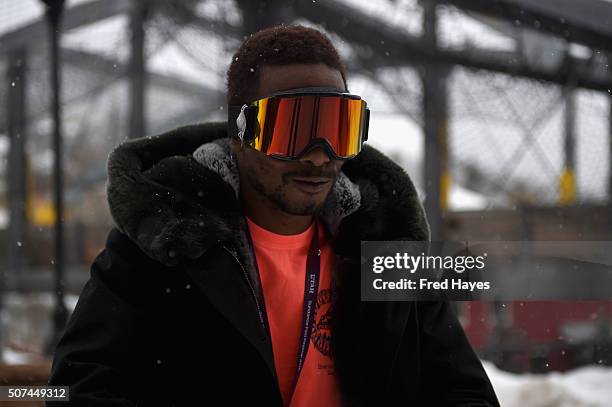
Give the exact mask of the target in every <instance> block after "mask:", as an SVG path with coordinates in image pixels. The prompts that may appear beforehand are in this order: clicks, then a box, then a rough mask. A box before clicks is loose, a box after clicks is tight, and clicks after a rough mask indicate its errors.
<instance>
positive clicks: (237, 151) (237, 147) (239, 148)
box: [229, 137, 244, 157]
mask: <svg viewBox="0 0 612 407" xmlns="http://www.w3.org/2000/svg"><path fill="white" fill-rule="evenodd" d="M229 141H230V153H231V154H232V155H233V156H234V157H236V156H238V155H241V154H242V153H243V151H244V145H243V144H242V141H241V140H240V139H239V138H238V137H230V138H229Z"/></svg>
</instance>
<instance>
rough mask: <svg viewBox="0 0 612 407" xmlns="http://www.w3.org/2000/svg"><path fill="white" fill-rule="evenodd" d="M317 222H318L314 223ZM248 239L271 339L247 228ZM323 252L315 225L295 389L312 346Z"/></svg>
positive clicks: (268, 329) (309, 251)
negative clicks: (311, 337) (310, 345)
mask: <svg viewBox="0 0 612 407" xmlns="http://www.w3.org/2000/svg"><path fill="white" fill-rule="evenodd" d="M314 222H316V221H314ZM247 237H248V239H249V244H250V246H251V251H252V253H253V259H254V260H255V268H256V270H257V279H258V280H259V287H260V290H259V299H260V304H261V306H262V308H263V315H262V317H263V320H264V324H265V328H266V330H267V332H268V336H269V337H270V338H271V334H270V325H269V322H268V314H267V311H266V304H265V300H264V295H263V286H262V284H261V276H260V273H259V266H258V265H257V257H256V255H255V246H254V245H253V240H252V238H251V233H250V231H249V228H248V226H247ZM320 256H321V250H320V248H319V229H318V225H317V224H316V223H315V225H314V233H313V234H312V240H311V242H310V248H309V249H308V257H307V258H306V280H305V282H304V305H303V309H302V325H301V332H300V340H299V342H298V354H297V368H296V373H295V379H294V382H293V387H294V388H295V386H296V384H297V380H298V378H299V376H300V372H301V371H302V367H303V366H304V361H305V360H306V354H307V353H308V347H309V346H308V345H309V344H310V336H311V333H312V325H313V322H314V318H315V315H314V313H315V305H316V303H317V294H318V292H319V275H320V269H321V263H320Z"/></svg>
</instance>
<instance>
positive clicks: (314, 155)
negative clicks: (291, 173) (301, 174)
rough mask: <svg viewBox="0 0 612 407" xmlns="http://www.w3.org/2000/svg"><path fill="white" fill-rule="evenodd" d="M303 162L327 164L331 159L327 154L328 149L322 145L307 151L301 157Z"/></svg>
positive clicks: (318, 164) (319, 164)
mask: <svg viewBox="0 0 612 407" xmlns="http://www.w3.org/2000/svg"><path fill="white" fill-rule="evenodd" d="M300 161H302V162H310V163H312V165H314V166H317V167H319V166H321V165H324V164H327V163H328V162H330V161H331V158H330V156H329V155H328V154H327V151H325V149H324V148H323V147H321V146H319V147H315V148H313V149H312V150H310V151H309V152H308V153H306V154H305V155H304V156H303V157H302V158H300Z"/></svg>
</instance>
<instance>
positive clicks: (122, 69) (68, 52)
mask: <svg viewBox="0 0 612 407" xmlns="http://www.w3.org/2000/svg"><path fill="white" fill-rule="evenodd" d="M62 58H63V60H64V63H65V64H68V65H72V66H75V67H79V68H83V69H87V70H91V71H92V72H93V73H96V74H98V75H106V76H109V77H116V78H120V77H124V76H126V75H127V73H128V69H129V65H128V64H125V63H123V62H118V61H116V60H114V59H112V58H108V57H105V56H102V55H99V54H93V53H90V52H86V51H81V50H74V49H70V48H63V49H62ZM148 76H149V78H148V79H149V81H148V82H149V84H150V85H152V86H156V87H160V88H162V89H165V90H168V91H172V92H178V93H184V94H185V95H188V96H192V97H200V98H202V97H209V96H213V95H216V94H217V93H218V91H217V90H215V89H213V88H209V87H207V86H206V85H202V84H199V83H195V82H191V81H189V80H186V79H181V78H178V77H175V76H168V75H164V74H160V73H155V72H148Z"/></svg>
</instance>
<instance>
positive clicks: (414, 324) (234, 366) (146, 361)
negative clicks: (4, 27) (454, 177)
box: [48, 123, 499, 406]
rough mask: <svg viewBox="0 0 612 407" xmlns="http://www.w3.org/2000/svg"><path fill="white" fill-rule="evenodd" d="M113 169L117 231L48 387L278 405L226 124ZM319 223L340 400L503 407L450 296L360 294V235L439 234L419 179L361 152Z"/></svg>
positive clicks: (190, 129) (143, 146) (120, 151)
mask: <svg viewBox="0 0 612 407" xmlns="http://www.w3.org/2000/svg"><path fill="white" fill-rule="evenodd" d="M107 173H108V181H107V196H108V202H109V208H110V211H111V215H112V217H113V221H114V227H113V228H112V230H111V231H110V233H109V235H108V238H107V241H106V246H105V248H104V250H103V251H102V252H101V253H100V254H99V255H98V256H97V257H96V259H95V261H94V263H93V264H92V266H91V277H90V279H89V280H88V282H87V283H86V285H85V287H84V288H83V291H82V293H81V295H80V297H79V301H78V303H77V305H76V308H75V310H74V312H73V314H72V316H71V318H70V320H69V322H68V325H67V327H66V330H65V333H64V335H63V337H62V338H61V340H60V342H59V344H58V346H57V349H56V352H55V355H54V360H53V366H52V373H51V377H50V380H49V384H50V385H69V386H70V398H71V402H70V405H75V406H200V405H228V406H230V405H247V404H248V405H256V406H281V405H282V401H281V395H280V391H279V388H278V385H277V379H276V374H275V370H274V358H273V353H272V349H271V341H270V340H269V338H268V335H267V332H266V331H265V329H264V328H263V326H262V324H261V323H260V318H259V315H258V310H257V305H258V304H257V301H256V298H258V297H257V296H258V294H259V291H260V289H261V287H259V286H258V284H257V278H256V275H255V273H256V271H255V270H256V269H255V267H254V266H253V261H254V259H253V258H252V253H251V251H250V248H249V246H248V240H247V239H246V234H245V231H246V223H245V221H244V216H243V213H242V210H241V205H240V202H239V199H238V196H239V182H238V170H237V168H236V163H235V162H234V159H233V158H232V157H231V156H230V154H229V144H228V140H227V138H226V124H225V123H206V124H198V125H192V126H186V127H182V128H178V129H175V130H173V131H171V132H168V133H165V134H162V135H159V136H155V137H148V138H141V139H135V140H130V141H127V142H124V143H122V144H120V145H119V146H118V147H116V148H115V149H114V150H113V151H112V152H111V154H110V155H109V158H108V162H107ZM319 218H320V220H321V221H322V222H323V224H324V225H325V227H326V230H327V231H328V233H329V235H330V237H331V244H332V248H333V251H334V259H335V263H334V269H333V270H332V308H331V309H332V319H331V332H332V334H331V338H332V339H331V348H332V357H333V360H334V363H335V370H336V374H337V376H338V379H339V382H340V390H341V393H342V397H343V401H344V404H345V405H346V406H366V405H367V406H396V405H397V406H400V405H401V406H498V405H499V403H498V401H497V399H496V396H495V393H494V391H493V388H492V386H491V384H490V382H489V379H488V378H487V376H486V373H485V371H484V370H483V368H482V365H481V363H480V361H479V360H478V358H477V357H476V355H475V354H474V352H473V350H472V348H471V347H470V345H469V343H468V341H467V339H466V337H465V335H464V333H463V330H462V328H461V326H460V325H459V323H458V321H457V318H456V317H455V316H454V314H453V313H452V311H451V310H450V308H449V305H448V303H447V302H445V301H438V302H399V301H398V302H361V301H360V242H361V241H364V240H413V241H414V240H421V241H426V240H428V239H429V228H428V225H427V221H426V218H425V215H424V211H423V207H422V205H421V203H420V202H419V200H418V197H417V193H416V190H415V188H414V186H413V183H412V182H411V180H410V178H409V176H408V175H407V174H406V173H405V172H404V171H403V170H402V169H401V168H400V167H399V166H398V165H397V164H395V163H394V162H393V161H392V160H390V159H389V158H388V157H386V156H385V155H384V154H382V153H381V152H380V151H378V150H376V149H375V148H372V147H370V146H367V145H366V146H365V147H364V149H363V151H362V152H361V153H360V154H359V155H358V156H357V157H356V158H354V159H352V160H350V161H348V162H346V163H345V164H344V165H343V167H342V170H341V172H340V174H339V177H338V179H337V181H336V183H335V184H334V187H333V188H332V191H331V192H330V194H329V196H328V197H327V199H326V202H325V206H324V208H323V210H322V211H321V213H320V215H319ZM48 405H50V406H51V405H55V403H48ZM58 405H68V404H67V403H61V404H58ZM320 405H321V406H325V401H324V400H321V403H320Z"/></svg>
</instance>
